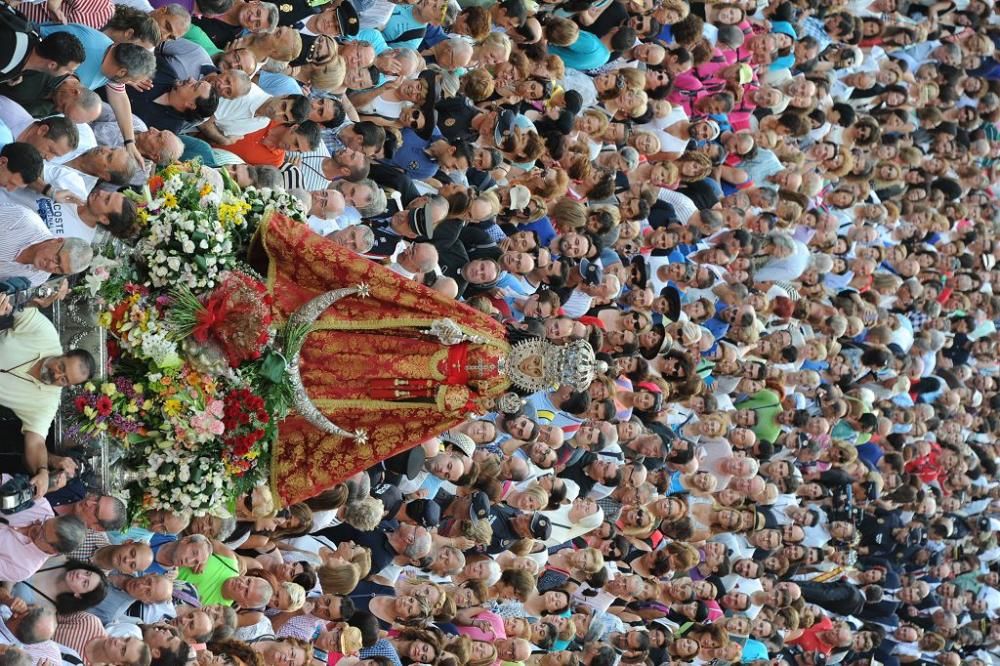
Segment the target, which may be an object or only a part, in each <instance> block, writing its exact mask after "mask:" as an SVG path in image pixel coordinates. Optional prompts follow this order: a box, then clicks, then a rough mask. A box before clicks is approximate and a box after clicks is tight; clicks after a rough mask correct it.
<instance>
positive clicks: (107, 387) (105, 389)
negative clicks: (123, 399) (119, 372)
mask: <svg viewBox="0 0 1000 666" xmlns="http://www.w3.org/2000/svg"><path fill="white" fill-rule="evenodd" d="M101 393H103V394H104V395H114V394H115V393H118V387H116V386H115V385H114V384H112V383H111V382H106V383H104V384H101Z"/></svg>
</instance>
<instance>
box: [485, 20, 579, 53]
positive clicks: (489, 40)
mask: <svg viewBox="0 0 1000 666" xmlns="http://www.w3.org/2000/svg"><path fill="white" fill-rule="evenodd" d="M574 25H576V24H574ZM480 46H482V47H485V48H490V47H492V46H499V47H500V48H502V49H503V50H504V56H503V59H504V60H510V52H511V49H513V48H514V45H513V42H511V41H510V37H508V36H507V35H505V34H504V33H502V32H491V33H490V34H488V35H486V39H484V40H483V41H482V43H480Z"/></svg>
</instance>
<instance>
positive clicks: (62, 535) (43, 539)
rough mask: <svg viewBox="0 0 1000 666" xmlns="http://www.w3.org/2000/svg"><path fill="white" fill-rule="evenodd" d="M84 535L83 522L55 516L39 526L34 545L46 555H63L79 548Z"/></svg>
mask: <svg viewBox="0 0 1000 666" xmlns="http://www.w3.org/2000/svg"><path fill="white" fill-rule="evenodd" d="M86 533H87V528H86V527H85V526H84V524H83V521H82V520H80V519H79V518H77V517H76V516H72V515H65V516H56V517H54V518H49V519H48V520H46V521H45V522H44V523H42V524H41V525H40V526H39V533H38V535H37V537H36V539H35V544H36V545H37V546H38V547H39V548H41V549H42V550H44V551H45V552H47V553H50V554H53V555H56V554H62V555H65V554H67V553H71V552H73V551H74V550H76V549H77V548H79V547H80V544H81V543H83V537H84V536H85V535H86Z"/></svg>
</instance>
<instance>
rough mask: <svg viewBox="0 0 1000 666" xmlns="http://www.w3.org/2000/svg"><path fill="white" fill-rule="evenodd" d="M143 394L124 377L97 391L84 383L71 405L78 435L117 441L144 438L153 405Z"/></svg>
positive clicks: (137, 386)
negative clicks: (102, 435)
mask: <svg viewBox="0 0 1000 666" xmlns="http://www.w3.org/2000/svg"><path fill="white" fill-rule="evenodd" d="M144 390H145V387H144V386H143V385H142V384H133V383H132V382H131V381H129V380H128V378H126V377H116V378H115V379H114V381H112V382H106V383H104V384H102V385H101V386H100V387H97V386H96V385H95V384H93V383H91V382H87V383H86V384H85V385H84V387H83V393H81V394H80V395H78V396H76V398H75V400H74V401H73V407H74V408H75V410H76V413H77V415H78V422H79V425H80V431H81V432H84V433H96V432H106V433H108V434H109V435H111V436H112V437H115V438H116V439H130V438H132V437H134V436H143V435H145V422H146V412H147V411H148V410H150V409H152V407H153V403H152V401H151V400H149V399H148V398H147V397H146V396H145V395H144V393H143V392H144Z"/></svg>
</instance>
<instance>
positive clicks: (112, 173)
mask: <svg viewBox="0 0 1000 666" xmlns="http://www.w3.org/2000/svg"><path fill="white" fill-rule="evenodd" d="M72 165H73V166H74V168H76V169H77V170H78V171H82V172H84V173H86V174H89V175H91V176H96V177H97V178H100V179H101V180H106V181H108V182H110V183H113V184H114V185H125V184H126V183H128V181H130V180H131V179H132V176H133V175H134V174H135V172H136V171H137V170H138V169H139V165H138V164H137V163H136V161H135V159H134V158H133V157H132V156H131V155H129V154H128V151H127V150H125V149H124V148H109V147H108V146H97V147H96V148H91V149H90V150H88V151H87V152H85V153H84V154H83V155H80V156H79V157H77V158H74V159H73V160H72Z"/></svg>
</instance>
